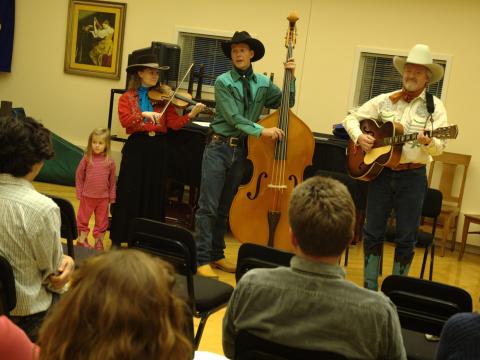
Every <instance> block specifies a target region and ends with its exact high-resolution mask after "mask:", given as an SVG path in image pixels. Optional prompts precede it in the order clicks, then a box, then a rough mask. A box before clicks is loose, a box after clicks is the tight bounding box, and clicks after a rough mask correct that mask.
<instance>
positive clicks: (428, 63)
mask: <svg viewBox="0 0 480 360" xmlns="http://www.w3.org/2000/svg"><path fill="white" fill-rule="evenodd" d="M406 63H409V64H417V65H423V66H425V67H426V68H427V69H429V70H430V71H431V72H432V76H431V77H430V81H429V84H433V83H436V82H437V81H439V80H440V79H441V78H442V77H443V66H441V65H439V64H435V63H434V62H433V59H432V53H431V52H430V48H429V47H428V45H423V44H417V45H415V46H414V47H413V48H412V49H411V50H410V52H409V53H408V57H407V58H406V59H405V57H403V56H395V57H394V58H393V66H395V69H397V70H398V72H399V73H400V74H403V67H404V66H405V64H406Z"/></svg>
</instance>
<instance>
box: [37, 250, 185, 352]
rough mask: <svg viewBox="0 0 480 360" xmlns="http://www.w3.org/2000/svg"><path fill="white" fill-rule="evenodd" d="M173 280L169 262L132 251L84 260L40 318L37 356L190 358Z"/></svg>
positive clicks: (183, 306) (181, 309)
mask: <svg viewBox="0 0 480 360" xmlns="http://www.w3.org/2000/svg"><path fill="white" fill-rule="evenodd" d="M174 279H175V278H174V272H173V269H172V267H171V266H170V265H169V264H167V263H166V262H164V261H162V260H160V259H158V258H153V257H151V256H149V255H147V254H145V253H142V252H141V251H138V250H116V251H110V252H105V253H101V254H100V255H98V256H95V257H93V258H90V259H88V260H87V261H85V263H83V264H82V266H81V267H80V268H79V270H77V271H76V272H75V273H74V275H73V280H72V283H71V288H70V290H69V291H68V292H67V293H66V294H65V295H64V296H63V297H62V299H61V300H60V301H59V303H58V304H57V305H56V306H55V308H54V309H52V311H51V313H49V315H48V317H47V318H46V319H45V322H44V324H43V326H42V328H41V330H40V338H39V345H40V348H41V351H40V359H49V360H63V359H76V360H82V359H89V360H95V359H101V360H110V359H112V360H113V359H115V360H118V359H157V360H162V359H173V360H184V359H191V358H192V356H193V346H192V340H191V338H190V335H191V334H188V331H187V330H186V329H189V323H188V322H189V321H191V319H190V318H188V317H187V316H186V311H185V309H186V305H185V303H184V302H183V301H182V300H181V299H179V298H178V297H177V296H175V295H174V294H173V290H172V287H173V284H174ZM190 326H191V325H190Z"/></svg>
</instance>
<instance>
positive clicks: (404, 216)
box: [343, 44, 448, 290]
mask: <svg viewBox="0 0 480 360" xmlns="http://www.w3.org/2000/svg"><path fill="white" fill-rule="evenodd" d="M393 64H394V66H395V68H396V69H397V70H398V71H399V72H400V74H402V82H403V88H402V89H401V90H400V91H395V92H391V93H387V94H381V95H378V96H376V97H374V98H373V99H371V100H369V101H367V102H366V103H365V104H363V105H362V106H360V107H359V108H358V109H356V110H352V111H351V112H350V113H349V115H348V116H347V117H346V118H345V120H344V121H343V125H344V126H345V129H346V130H347V132H348V134H349V135H350V138H351V139H352V140H353V141H354V142H355V143H356V144H357V146H358V147H359V148H361V150H363V151H365V152H368V151H370V150H371V149H372V147H373V144H374V141H375V139H374V137H373V136H371V135H369V134H366V133H363V132H362V130H361V129H360V126H359V121H361V120H363V119H373V120H377V121H379V122H382V121H383V122H385V121H393V122H398V123H400V124H401V125H403V128H404V132H405V134H411V133H419V135H418V137H417V139H416V140H414V141H410V142H407V143H405V144H404V145H403V147H402V154H401V158H400V163H399V165H398V166H396V167H395V168H392V169H390V168H384V169H383V170H382V172H381V173H380V175H379V176H378V177H377V178H375V179H374V180H373V181H371V182H370V183H369V189H368V198H367V214H366V218H367V222H366V224H365V225H364V229H363V234H364V240H365V241H364V255H365V268H364V286H365V287H367V288H369V289H372V290H377V289H378V274H379V266H380V264H381V261H380V260H381V259H380V256H381V254H382V247H383V238H384V235H385V230H386V226H387V220H388V217H389V215H390V213H391V211H392V209H393V210H394V212H395V217H396V219H395V220H396V232H395V243H396V248H395V257H394V263H393V273H394V274H400V275H407V274H408V270H409V267H410V264H411V261H412V259H413V255H414V247H415V242H416V233H417V229H418V226H419V223H420V215H421V211H422V206H423V198H424V195H425V191H426V187H427V177H426V169H425V165H426V164H427V163H428V162H429V161H430V160H431V156H435V155H439V154H440V153H441V152H442V151H443V150H444V148H445V140H440V139H437V138H430V137H428V136H427V135H426V134H424V130H432V129H436V128H438V127H443V126H447V125H448V123H447V113H446V110H445V107H444V105H443V103H442V102H441V100H440V99H438V98H437V97H435V96H433V103H434V105H435V109H434V112H433V113H432V114H431V116H430V114H429V111H428V110H427V96H429V94H428V95H426V87H427V85H428V84H432V83H435V82H437V81H439V80H440V79H441V78H442V76H443V67H442V66H440V65H438V64H435V63H433V60H432V55H431V53H430V49H429V47H428V46H427V45H423V44H417V45H415V46H414V47H413V48H412V49H411V50H410V52H409V54H408V57H407V58H406V59H405V58H403V57H398V56H395V57H394V58H393ZM359 150H360V149H359Z"/></svg>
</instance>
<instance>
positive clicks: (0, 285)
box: [0, 255, 17, 316]
mask: <svg viewBox="0 0 480 360" xmlns="http://www.w3.org/2000/svg"><path fill="white" fill-rule="evenodd" d="M0 297H1V299H0V300H1V302H0V304H1V308H0V315H7V316H8V315H10V311H12V310H13V309H14V308H15V306H16V305H17V294H16V293H15V277H14V275H13V269H12V266H11V265H10V262H9V261H8V260H7V259H5V258H4V257H3V256H1V255H0Z"/></svg>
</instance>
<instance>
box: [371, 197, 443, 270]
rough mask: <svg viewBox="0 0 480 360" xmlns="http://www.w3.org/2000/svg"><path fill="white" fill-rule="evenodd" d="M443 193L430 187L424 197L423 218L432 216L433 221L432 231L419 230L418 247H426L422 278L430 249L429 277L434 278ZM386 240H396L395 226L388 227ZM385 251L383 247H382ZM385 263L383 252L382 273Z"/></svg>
mask: <svg viewBox="0 0 480 360" xmlns="http://www.w3.org/2000/svg"><path fill="white" fill-rule="evenodd" d="M442 199H443V197H442V193H441V191H440V190H437V189H433V188H428V189H427V191H426V192H425V197H424V199H423V208H422V219H424V218H430V219H431V222H432V227H431V231H430V232H424V231H422V230H421V229H419V230H418V232H417V243H416V245H415V246H416V247H418V248H424V249H425V251H424V253H423V261H422V269H421V270H420V279H423V275H424V273H425V265H426V264H427V256H428V250H429V249H430V272H429V274H428V279H429V280H432V277H433V260H434V258H435V231H436V230H437V222H438V218H439V216H440V214H441V212H442ZM385 240H387V241H394V240H395V228H394V227H389V228H387V232H386V234H385ZM382 252H383V249H382ZM382 265H383V254H382V264H381V265H380V274H381V273H382V267H383V266H382Z"/></svg>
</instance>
